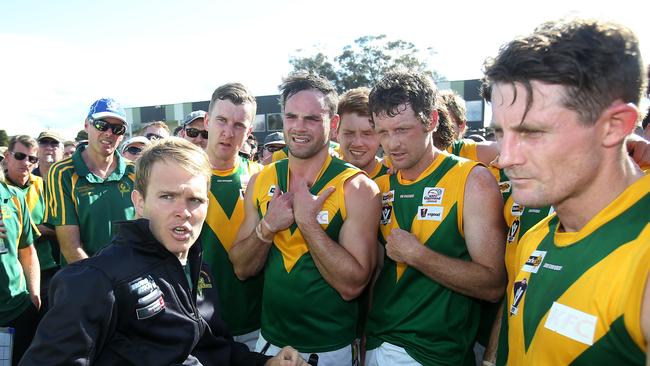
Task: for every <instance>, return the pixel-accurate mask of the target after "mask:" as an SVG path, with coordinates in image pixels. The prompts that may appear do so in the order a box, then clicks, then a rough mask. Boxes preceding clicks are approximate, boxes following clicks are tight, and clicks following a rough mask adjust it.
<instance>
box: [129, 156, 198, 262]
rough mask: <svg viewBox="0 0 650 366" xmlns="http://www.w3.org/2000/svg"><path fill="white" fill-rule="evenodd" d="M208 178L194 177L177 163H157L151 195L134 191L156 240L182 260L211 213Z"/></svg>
mask: <svg viewBox="0 0 650 366" xmlns="http://www.w3.org/2000/svg"><path fill="white" fill-rule="evenodd" d="M207 185H208V177H206V176H204V175H192V174H191V173H190V172H188V171H187V170H185V169H184V168H183V167H182V166H180V165H178V164H177V163H174V162H166V161H162V162H160V161H159V162H156V163H154V165H153V167H152V169H151V173H150V176H149V181H148V186H147V195H146V197H142V195H141V194H140V192H138V191H133V194H132V196H131V197H132V199H133V203H134V205H135V208H136V210H137V212H138V215H139V216H140V217H143V218H146V219H149V221H150V222H149V228H150V229H151V232H152V233H153V235H154V237H155V238H156V239H157V240H158V241H159V242H160V243H161V244H162V245H163V246H164V247H165V248H166V249H167V250H168V251H170V252H171V253H172V254H174V255H176V256H177V257H178V258H179V259H184V258H186V257H187V252H188V251H189V250H190V248H191V247H192V245H193V244H194V243H195V242H196V240H197V239H198V237H199V234H200V233H201V227H202V226H203V222H204V221H205V216H206V215H207V212H208V188H207Z"/></svg>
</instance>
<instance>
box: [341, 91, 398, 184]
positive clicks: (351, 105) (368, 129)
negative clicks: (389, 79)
mask: <svg viewBox="0 0 650 366" xmlns="http://www.w3.org/2000/svg"><path fill="white" fill-rule="evenodd" d="M368 94H370V89H368V88H356V89H352V90H348V91H347V92H346V93H345V94H343V95H342V96H341V99H340V100H339V105H338V115H339V116H341V120H340V121H339V123H338V126H337V129H338V132H337V136H338V138H339V143H340V144H341V152H342V156H341V158H342V159H343V160H345V161H347V162H348V163H350V164H352V165H354V166H356V167H357V168H359V169H361V170H363V171H365V172H366V173H367V174H368V176H369V177H370V178H371V179H375V178H377V177H379V176H380V175H383V174H386V172H387V170H388V168H386V167H385V166H384V165H383V164H382V163H381V160H380V159H379V158H377V151H378V150H379V137H378V136H377V133H375V123H374V122H373V121H372V118H370V112H369V110H368Z"/></svg>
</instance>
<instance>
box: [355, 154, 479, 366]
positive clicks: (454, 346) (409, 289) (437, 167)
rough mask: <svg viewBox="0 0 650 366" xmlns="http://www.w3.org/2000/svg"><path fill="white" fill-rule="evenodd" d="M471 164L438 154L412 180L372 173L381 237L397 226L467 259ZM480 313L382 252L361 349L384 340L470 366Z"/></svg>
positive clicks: (414, 353) (429, 360) (418, 354)
mask: <svg viewBox="0 0 650 366" xmlns="http://www.w3.org/2000/svg"><path fill="white" fill-rule="evenodd" d="M477 164H478V163H476V162H473V161H469V160H466V159H462V158H458V157H456V156H453V155H449V154H448V153H445V152H442V153H438V154H437V156H436V158H435V160H434V161H433V163H432V164H431V165H430V166H429V167H428V168H427V169H426V170H425V171H424V172H423V173H422V174H421V175H420V176H419V177H418V178H417V179H416V180H415V181H412V182H409V181H405V180H403V179H402V178H401V173H397V174H394V175H390V176H389V175H384V176H382V177H380V178H378V179H377V180H376V182H377V185H378V186H379V188H380V190H381V192H382V215H381V222H380V235H379V239H380V242H381V243H382V244H385V238H386V237H387V236H388V235H389V234H390V232H391V231H392V229H393V228H401V229H403V230H406V231H409V232H410V233H412V234H413V235H415V236H416V237H417V238H418V240H419V241H420V242H421V243H422V244H423V245H426V246H427V248H429V249H431V250H434V251H436V252H439V253H441V254H444V255H446V256H449V257H452V258H458V259H462V260H466V261H470V260H471V258H470V255H469V252H468V250H467V246H466V243H465V239H464V234H463V201H464V194H465V182H466V181H467V176H468V175H469V172H470V171H471V169H472V168H473V167H475V166H476V165H477ZM479 311H480V307H479V302H478V300H475V299H473V298H471V297H468V296H465V295H461V294H459V293H457V292H455V291H453V290H450V289H448V288H446V287H444V286H442V285H441V284H439V283H437V282H435V281H433V280H431V279H430V278H429V277H427V276H425V275H424V274H422V273H421V272H419V271H417V270H416V269H414V268H411V267H408V266H407V265H406V264H404V263H396V262H394V261H393V260H392V259H390V258H389V257H388V256H385V257H384V265H383V268H382V270H381V273H380V274H379V277H378V279H377V282H376V283H375V287H374V295H373V299H372V308H371V309H370V314H369V317H368V325H367V347H368V349H373V348H376V347H378V346H379V345H381V343H382V342H389V343H391V344H394V345H397V346H400V347H403V348H405V349H406V352H407V353H408V354H409V355H410V356H411V357H413V358H414V359H415V360H416V361H418V362H420V363H422V364H425V365H430V364H448V365H463V364H467V365H471V364H472V363H473V362H474V359H473V354H472V355H470V353H472V346H473V344H474V339H475V336H476V329H477V326H478V321H479Z"/></svg>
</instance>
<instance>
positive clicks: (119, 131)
mask: <svg viewBox="0 0 650 366" xmlns="http://www.w3.org/2000/svg"><path fill="white" fill-rule="evenodd" d="M92 125H93V127H95V128H96V129H97V130H98V131H101V132H104V131H108V129H109V128H110V129H111V132H113V135H116V136H121V135H124V133H125V132H126V125H125V124H122V123H120V124H119V125H114V124H111V123H108V122H106V121H104V120H103V119H94V120H92Z"/></svg>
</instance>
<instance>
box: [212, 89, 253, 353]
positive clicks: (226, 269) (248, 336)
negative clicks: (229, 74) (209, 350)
mask: <svg viewBox="0 0 650 366" xmlns="http://www.w3.org/2000/svg"><path fill="white" fill-rule="evenodd" d="M256 109H257V103H256V101H255V97H254V96H253V94H252V93H251V92H250V91H249V90H248V89H247V88H246V87H245V86H244V85H242V84H239V83H230V84H225V85H222V86H220V87H218V88H217V89H216V90H215V91H214V93H213V94H212V99H211V101H210V106H209V108H208V113H207V114H206V115H205V120H206V127H207V128H208V131H209V135H208V146H207V149H206V151H207V153H208V157H209V158H210V164H211V166H212V183H211V185H210V205H209V206H208V219H207V220H206V222H205V224H204V226H203V231H202V233H201V240H202V244H203V250H204V251H205V255H204V261H205V262H206V263H207V264H208V266H209V267H210V269H211V270H212V272H213V273H214V275H215V281H214V282H215V284H216V286H217V289H218V290H219V298H220V300H221V302H220V304H219V305H220V308H221V313H222V318H223V320H224V322H225V323H226V324H227V325H228V329H229V330H230V332H231V334H232V335H233V336H234V338H235V340H237V341H239V342H242V343H245V344H246V345H247V346H248V347H249V348H250V349H251V350H252V349H254V348H255V344H256V342H257V338H258V336H259V329H260V314H261V304H262V281H263V278H262V276H254V277H252V278H249V279H247V280H244V281H242V280H239V279H238V278H237V276H235V272H234V271H233V265H232V263H231V262H230V259H229V258H228V251H229V250H230V248H231V247H232V245H233V241H234V239H235V235H236V234H237V229H238V228H239V226H240V225H241V223H242V221H243V220H244V196H243V192H244V191H245V190H246V186H247V184H248V181H249V180H250V178H251V176H253V174H255V173H257V172H259V171H260V170H261V169H262V166H261V165H259V164H257V163H255V162H252V161H250V160H249V159H247V158H243V157H241V156H239V155H238V152H239V151H240V150H241V148H242V146H244V145H245V144H246V138H247V136H248V135H249V134H250V133H251V131H252V128H253V119H254V118H255V111H256Z"/></svg>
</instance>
